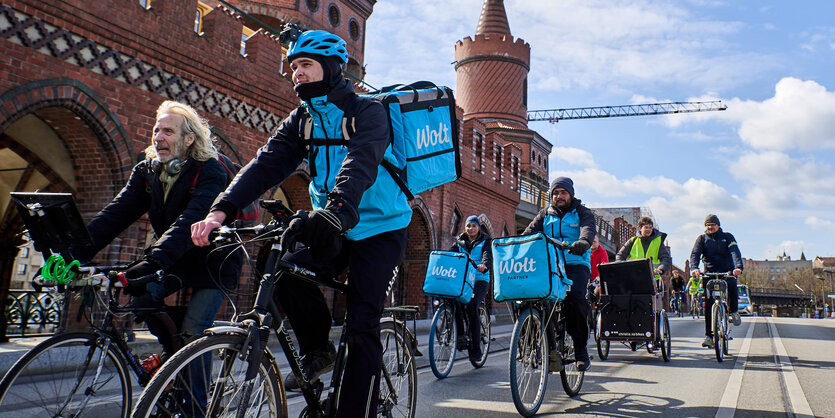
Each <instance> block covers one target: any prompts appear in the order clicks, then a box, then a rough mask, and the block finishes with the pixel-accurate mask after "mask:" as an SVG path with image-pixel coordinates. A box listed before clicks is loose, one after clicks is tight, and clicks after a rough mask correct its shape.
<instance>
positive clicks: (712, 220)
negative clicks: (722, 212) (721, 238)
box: [705, 213, 722, 226]
mask: <svg viewBox="0 0 835 418" xmlns="http://www.w3.org/2000/svg"><path fill="white" fill-rule="evenodd" d="M709 223H714V224H716V225H717V226H721V225H722V224H720V223H719V217H718V216H716V215H714V214H712V213H711V214H710V215H707V216H706V217H705V225H707V224H709Z"/></svg>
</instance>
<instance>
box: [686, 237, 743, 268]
mask: <svg viewBox="0 0 835 418" xmlns="http://www.w3.org/2000/svg"><path fill="white" fill-rule="evenodd" d="M700 260H704V262H705V268H704V271H707V272H712V273H723V272H727V271H732V270H734V269H740V270H742V254H741V253H740V252H739V246H738V245H737V244H736V238H734V236H733V235H731V234H729V233H727V232H725V231H723V230H722V228H719V230H718V231H716V232H715V233H713V234H707V233H704V234H702V235H699V237H698V238H696V243H695V244H693V250H692V251H691V252H690V268H691V269H696V268H698V267H699V261H700Z"/></svg>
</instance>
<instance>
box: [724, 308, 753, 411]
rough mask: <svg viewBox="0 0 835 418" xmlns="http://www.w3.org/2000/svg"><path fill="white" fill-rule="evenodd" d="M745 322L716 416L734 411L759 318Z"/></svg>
mask: <svg viewBox="0 0 835 418" xmlns="http://www.w3.org/2000/svg"><path fill="white" fill-rule="evenodd" d="M745 322H748V323H749V325H748V332H746V333H745V340H744V341H743V342H742V348H741V349H740V350H739V354H738V355H737V356H736V364H734V369H733V370H732V371H731V376H730V377H729V378H728V384H727V385H726V386H725V393H723V394H722V400H721V401H719V409H718V410H717V411H716V418H733V416H734V412H735V411H736V404H737V402H738V401H739V391H740V389H741V388H742V375H743V374H744V373H745V365H746V364H747V363H748V351H750V349H751V336H752V335H754V326H755V325H756V323H757V322H759V320H758V318H751V320H746V321H745Z"/></svg>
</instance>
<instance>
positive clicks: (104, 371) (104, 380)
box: [0, 332, 132, 418]
mask: <svg viewBox="0 0 835 418" xmlns="http://www.w3.org/2000/svg"><path fill="white" fill-rule="evenodd" d="M98 340H99V336H98V335H97V334H95V333H93V332H71V333H66V334H59V335H56V336H53V337H50V338H49V339H47V340H45V341H43V342H41V343H40V344H38V345H36V346H35V347H33V348H32V349H31V350H29V351H28V352H26V354H24V355H23V357H21V358H20V359H19V360H18V361H17V362H15V364H14V365H13V366H12V368H11V369H9V371H8V372H7V373H6V375H5V376H4V377H3V380H2V381H0V411H3V413H4V414H10V415H11V414H15V413H18V414H20V416H37V415H40V416H44V415H46V416H84V415H85V414H86V415H88V416H115V415H116V414H115V411H116V410H119V411H121V412H120V413H119V414H118V416H121V417H124V418H126V417H127V416H128V414H129V413H130V408H131V401H132V389H131V379H130V376H129V374H128V368H127V364H126V362H125V359H124V357H123V356H122V353H121V352H120V351H119V350H118V349H117V348H116V347H115V346H114V345H111V346H109V347H108V349H107V352H106V353H103V352H102V349H101V346H100V345H99V344H98ZM85 353H86V354H85ZM103 354H104V356H103ZM102 359H104V360H103V363H100V362H101V361H102ZM98 366H101V372H100V373H99V375H98V376H99V378H98V379H97V381H96V384H95V385H92V386H91V383H92V382H91V380H90V378H92V377H94V376H95V375H96V372H97V370H98ZM114 374H115V375H116V376H118V380H115V379H114V377H113V375H114ZM108 376H109V377H108ZM79 382H80V383H81V384H80V385H77V386H76V383H79ZM99 382H101V383H99ZM35 387H37V390H35ZM73 387H75V388H73ZM62 406H63V407H62ZM22 408H28V409H26V410H23V409H22ZM27 411H28V412H27Z"/></svg>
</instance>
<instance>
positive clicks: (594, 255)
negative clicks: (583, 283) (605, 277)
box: [589, 235, 609, 298]
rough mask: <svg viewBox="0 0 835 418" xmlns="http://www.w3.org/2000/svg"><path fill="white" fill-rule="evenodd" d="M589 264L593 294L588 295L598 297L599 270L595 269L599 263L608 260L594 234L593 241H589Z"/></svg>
mask: <svg viewBox="0 0 835 418" xmlns="http://www.w3.org/2000/svg"><path fill="white" fill-rule="evenodd" d="M589 260H590V261H589V262H590V264H591V281H592V283H593V284H594V294H593V295H589V296H591V297H594V298H598V297H600V272H599V271H598V270H597V266H598V265H599V264H603V263H608V262H609V253H608V252H606V249H605V248H603V247H601V246H600V238H598V237H597V235H595V236H594V242H592V243H591V255H590V257H589Z"/></svg>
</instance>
